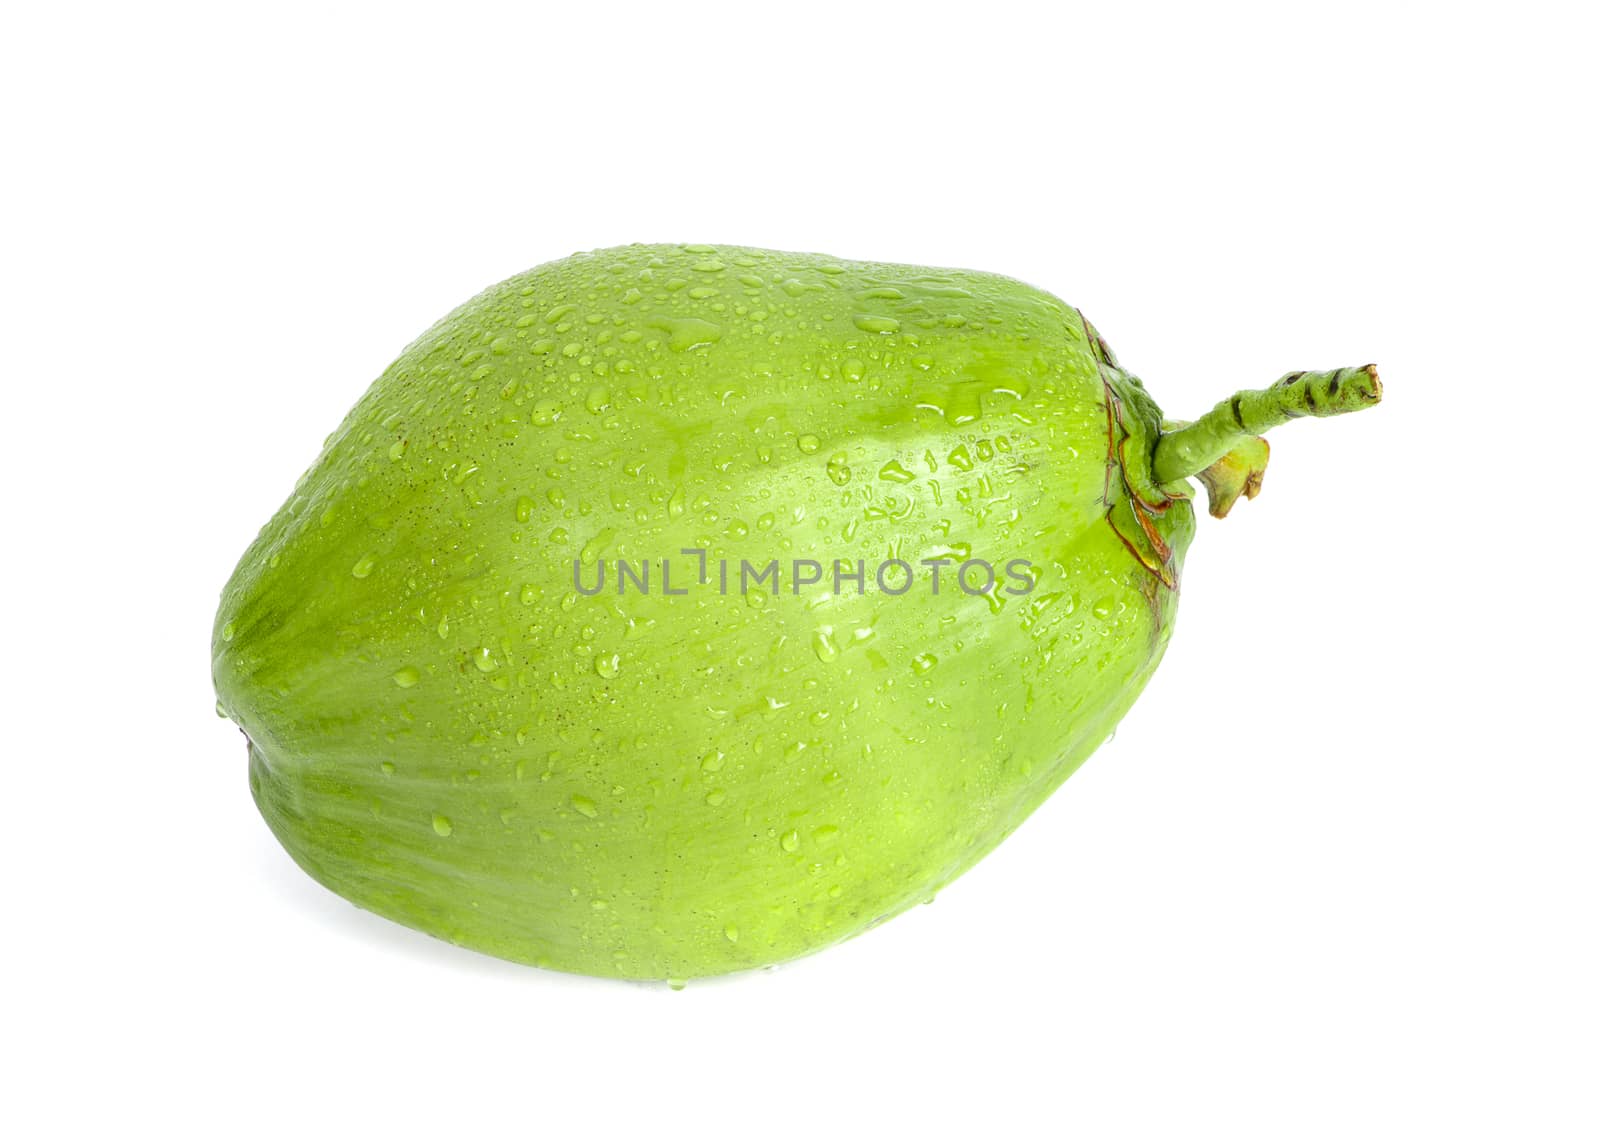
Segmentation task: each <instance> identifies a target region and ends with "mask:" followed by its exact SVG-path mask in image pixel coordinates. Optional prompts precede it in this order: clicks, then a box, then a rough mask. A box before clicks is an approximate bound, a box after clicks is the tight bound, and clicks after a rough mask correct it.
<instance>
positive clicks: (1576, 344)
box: [0, 0, 1600, 1143]
mask: <svg viewBox="0 0 1600 1145" xmlns="http://www.w3.org/2000/svg"><path fill="white" fill-rule="evenodd" d="M407 7H408V6H406V5H386V6H371V7H361V8H354V7H345V6H342V5H337V4H315V5H298V4H292V3H277V4H272V5H254V6H249V7H246V6H242V5H194V6H190V7H183V6H175V5H170V4H135V5H109V4H107V5H92V4H88V5H70V4H69V5H16V6H11V7H9V8H8V13H9V14H8V15H6V16H5V17H4V18H3V26H0V45H3V46H0V52H3V54H4V57H5V58H4V64H3V66H0V88H3V91H0V96H3V104H0V107H3V113H0V114H3V120H0V132H3V141H0V142H3V157H0V161H3V164H4V168H5V174H4V176H3V179H0V200H3V204H4V205H3V211H0V229H3V244H4V245H3V252H0V275H3V283H0V289H3V291H4V296H3V299H0V321H3V323H4V327H3V329H4V354H3V357H0V362H3V366H4V383H5V386H4V392H3V396H0V411H3V418H0V424H3V425H4V427H5V429H4V440H5V446H4V457H5V461H6V470H7V474H8V486H9V487H8V492H7V496H6V499H5V513H6V530H5V532H6V541H5V557H4V560H3V564H0V576H3V577H4V595H3V599H4V602H5V605H6V615H5V622H4V633H5V637H6V641H5V643H6V648H7V651H8V652H9V655H8V656H7V657H6V658H5V662H4V667H3V669H0V670H3V671H4V673H5V677H6V686H5V690H4V694H5V696H6V714H5V718H4V720H3V722H0V736H3V748H0V757H3V767H4V775H5V786H4V798H5V807H4V824H5V827H4V831H3V832H0V845H3V847H4V871H5V884H4V886H5V908H6V909H5V914H6V916H7V922H6V927H5V929H6V934H7V937H6V939H5V942H4V944H3V950H0V960H3V962H4V963H5V964H6V965H5V966H4V968H3V972H0V983H3V985H0V989H3V990H4V999H5V1000H4V1016H3V1018H0V1025H3V1027H4V1029H5V1037H4V1041H3V1046H4V1048H3V1051H0V1052H3V1053H4V1054H5V1055H6V1056H8V1057H10V1058H11V1059H12V1061H11V1063H10V1064H9V1065H7V1066H6V1067H5V1068H4V1070H3V1072H0V1077H3V1081H0V1085H3V1087H4V1090H5V1092H6V1096H5V1098H4V1105H5V1114H4V1119H5V1122H6V1125H7V1130H6V1132H7V1136H8V1137H9V1138H10V1139H13V1140H17V1141H34V1140H41V1141H42V1140H69V1139H77V1140H122V1139H127V1138H129V1137H135V1138H137V1137H140V1136H143V1135H144V1134H145V1133H153V1134H155V1135H156V1136H157V1137H159V1138H161V1139H167V1140H181V1141H208V1142H210V1141H224V1140H265V1141H320V1140H332V1139H339V1140H359V1141H383V1140H409V1139H429V1140H435V1141H438V1140H450V1141H461V1142H470V1141H488V1140H510V1139H518V1140H535V1139H548V1140H607V1139H631V1140H678V1139H681V1140H741V1141H743V1140H750V1141H761V1142H772V1143H776V1142H784V1141H790V1140H796V1141H799V1140H804V1141H809V1142H829V1141H855V1140H891V1139H892V1140H935V1141H937V1140H953V1139H958V1138H959V1139H970V1140H985V1141H988V1140H1007V1141H1010V1140H1017V1141H1032V1140H1041V1139H1068V1140H1073V1141H1084V1142H1163V1143H1169V1142H1188V1141H1212V1140H1215V1141H1226V1142H1230V1143H1236V1142H1256V1141H1260V1142H1286V1141H1292V1142H1303V1141H1354V1140H1359V1141H1403V1142H1417V1141H1451V1142H1461V1141H1517V1142H1524V1141H1537V1142H1567V1141H1572V1142H1577V1141H1590V1142H1592V1141H1594V1140H1596V1139H1597V1135H1600V1096H1597V1079H1600V1049H1597V1037H1600V1034H1597V1031H1600V997H1597V993H1600V985H1597V984H1600V973H1597V967H1600V939H1597V915H1600V895H1597V889H1600V888H1597V875H1600V758H1597V756H1600V753H1597V752H1596V749H1595V745H1594V741H1593V731H1592V729H1593V726H1594V720H1593V716H1592V711H1593V707H1594V703H1595V700H1594V696H1593V692H1594V685H1595V683H1596V676H1597V674H1596V672H1595V655H1594V641H1595V637H1596V631H1595V627H1596V626H1595V622H1594V615H1593V603H1592V602H1593V599H1594V588H1593V582H1594V576H1595V556H1596V544H1595V537H1594V529H1595V527H1594V521H1595V512H1596V511H1595V508H1594V498H1595V496H1596V491H1597V475H1596V472H1595V466H1594V463H1593V461H1592V458H1593V456H1594V444H1593V441H1594V434H1595V433H1596V432H1597V431H1596V413H1597V409H1596V399H1595V387H1596V382H1597V377H1596V374H1597V369H1596V364H1595V363H1596V354H1597V351H1596V343H1595V337H1594V333H1595V329H1596V315H1597V309H1596V303H1597V295H1600V292H1597V290H1596V285H1595V282H1596V279H1595V276H1596V266H1597V259H1600V243H1597V241H1596V203H1597V202H1600V186H1597V181H1596V177H1595V170H1594V162H1595V155H1596V147H1595V141H1596V125H1595V121H1596V116H1595V112H1596V108H1597V106H1600V103H1597V101H1600V90H1597V84H1596V82H1595V79H1594V75H1595V65H1594V61H1593V58H1592V48H1593V45H1594V43H1595V39H1596V38H1595V28H1594V27H1593V26H1592V25H1591V24H1590V23H1589V19H1590V12H1589V8H1588V6H1586V5H1578V4H1566V5H1556V4H1540V3H1521V4H1516V5H1507V6H1504V7H1500V6H1494V7H1489V6H1480V5H1474V4H1450V5H1443V4H1441V5H1432V6H1430V5H1411V4H1403V3H1400V4H1395V3H1385V4H1375V5H1368V4H1354V3H1350V4H1338V5H1328V6H1316V7H1315V8H1313V7H1311V6H1307V5H1282V4H1273V5H1260V6H1250V5H1237V4H1198V5H1171V6H1161V5H1156V6H1146V5H1128V4H1109V3H1102V4H1097V5H1094V6H1092V7H1085V6H1080V5H1061V6H1050V7H1046V6H1037V7H1035V6H1032V5H1027V6H1023V5H1011V4H1005V3H997V2H990V3H984V4H976V5H973V4H968V5H962V6H956V7H944V6H939V5H927V4H923V5H915V6H906V7H904V8H898V7H895V8H891V7H885V6H876V5H871V4H867V3H854V4H846V5H837V6H836V5H832V4H826V3H816V2H810V0H808V2H807V3H804V4H798V3H785V4H775V5H761V4H744V5H738V6H730V7H727V8H722V9H709V8H701V7H700V6H697V5H692V4H656V5H652V6H649V7H648V8H646V9H641V10H630V9H628V8H627V7H625V6H622V5H614V6H613V5H593V6H585V5H580V4H564V5H557V6H555V7H557V8H559V9H560V11H559V12H553V11H549V10H545V9H544V7H543V6H540V5H535V4H531V3H530V4H523V5H517V6H506V7H479V6H477V5H474V4H465V3H451V4H439V5H436V6H434V10H433V11H432V12H427V13H422V12H407V11H403V10H402V9H405V8H407ZM629 241H686V242H728V243H744V244H748V245H756V246H768V247H777V248H783V249H795V250H821V251H826V252H829V253H833V254H836V255H839V256H842V257H847V258H848V257H854V258H870V259H882V260H892V261H907V262H917V263H923V264H931V265H952V266H969V267H977V268H981V269H986V270H993V271H999V272H1002V273H1006V274H1010V275H1013V276H1016V277H1020V278H1023V279H1026V280H1028V281H1031V282H1033V283H1035V284H1037V285H1039V286H1042V287H1044V288H1046V289H1049V290H1051V291H1053V292H1054V293H1057V294H1059V295H1061V296H1062V297H1064V298H1066V299H1068V300H1069V301H1071V302H1073V303H1075V304H1077V305H1079V306H1081V307H1083V309H1084V310H1085V311H1086V312H1087V313H1088V314H1089V315H1090V317H1091V318H1092V319H1093V320H1094V321H1095V323H1096V324H1097V325H1098V326H1099V327H1100V329H1101V330H1102V331H1103V332H1104V333H1105V334H1106V336H1107V337H1108V339H1109V340H1110V342H1111V343H1112V345H1113V346H1114V347H1115V348H1116V350H1117V352H1118V354H1119V355H1120V356H1121V358H1122V360H1123V362H1124V363H1125V364H1126V365H1127V366H1128V367H1129V368H1131V369H1132V370H1134V371H1136V372H1138V373H1139V374H1141V375H1142V376H1143V377H1144V379H1145V380H1146V382H1147V384H1148V385H1149V387H1150V389H1151V390H1152V392H1153V393H1154V394H1155V395H1156V396H1157V398H1158V400H1159V401H1160V402H1162V403H1163V405H1164V406H1165V407H1166V408H1167V410H1168V411H1169V413H1171V414H1173V415H1174V416H1185V415H1189V416H1192V415H1193V414H1195V413H1198V412H1199V411H1201V410H1203V409H1206V408H1209V406H1210V405H1211V404H1212V403H1213V402H1215V401H1216V400H1217V399H1219V398H1221V397H1223V396H1225V395H1226V394H1228V393H1229V392H1231V391H1232V390H1233V389H1235V388H1238V387H1240V386H1245V385H1256V384H1266V383H1268V382H1270V381H1271V380H1273V379H1274V378H1276V377H1277V376H1278V375H1279V374H1281V373H1283V372H1285V371H1287V370H1290V369H1301V368H1326V367H1331V366H1334V365H1342V364H1351V365H1355V364H1360V363H1363V362H1367V361H1375V362H1377V363H1378V364H1379V366H1380V368H1381V370H1382V372H1383V377H1384V379H1385V383H1386V387H1387V396H1386V400H1385V403H1384V405H1383V406H1381V407H1380V408H1379V409H1377V410H1376V411H1373V412H1370V413H1364V414H1362V415H1361V416H1359V417H1354V418H1349V419H1345V420H1342V421H1337V422H1327V423H1300V424H1297V425H1294V426H1289V427H1285V428H1284V429H1281V430H1279V431H1277V432H1276V433H1275V434H1274V436H1273V444H1274V451H1273V463H1272V471H1271V474H1270V475H1269V477H1268V479H1267V482H1266V487H1265V490H1264V492H1263V495H1262V496H1261V497H1260V498H1259V499H1257V500H1256V501H1254V502H1253V503H1250V504H1248V505H1244V504H1241V506H1240V507H1239V508H1238V509H1237V510H1236V511H1235V513H1234V514H1233V515H1232V516H1231V517H1230V518H1229V519H1228V520H1227V521H1224V522H1218V521H1212V520H1210V519H1203V520H1202V521H1201V522H1200V528H1201V535H1200V537H1199V538H1198V540H1197V542H1196V544H1195V546H1194V548H1193V550H1192V552H1191V554H1190V559H1189V563H1188V568H1187V570H1186V573H1187V577H1186V581H1185V585H1184V604H1183V608H1182V613H1181V617H1180V620H1179V623H1178V627H1177V633H1176V636H1175V638H1174V641H1173V645H1172V648H1171V651H1170V653H1169V655H1168V657H1167V660H1166V663H1165V665H1164V666H1163V667H1162V669H1161V671H1160V673H1159V674H1158V675H1157V677H1156V679H1155V681H1154V683H1153V684H1152V685H1151V686H1150V688H1149V689H1148V691H1147V692H1146V694H1145V696H1144V698H1143V699H1142V700H1141V701H1140V703H1139V704H1138V705H1137V706H1136V707H1135V709H1134V711H1133V713H1132V714H1131V715H1130V716H1129V718H1128V719H1127V720H1126V721H1125V722H1124V724H1123V726H1122V729H1121V732H1120V733H1119V735H1118V737H1117V738H1116V740H1115V742H1114V743H1112V744H1111V745H1110V746H1108V747H1106V748H1105V749H1104V750H1102V751H1101V752H1100V753H1099V754H1098V755H1097V756H1096V757H1095V758H1094V759H1093V760H1092V761H1091V762H1090V763H1089V764H1088V765H1087V766H1086V767H1085V768H1084V770H1083V771H1082V772H1081V773H1080V774H1079V775H1078V776H1077V777H1076V778H1074V779H1073V780H1072V781H1071V782H1070V783H1069V784H1067V785H1066V787H1064V788H1063V789H1062V790H1061V791H1060V792H1059V793H1058V794H1057V795H1056V796H1055V797H1053V798H1052V799H1051V800H1050V802H1049V803H1048V804H1047V805H1046V806H1045V807H1044V808H1043V809H1042V810H1041V811H1039V812H1038V814H1037V815H1035V816H1034V817H1033V819H1032V820H1030V821H1029V823H1028V824H1027V825H1026V826H1025V827H1024V828H1023V829H1022V830H1021V831H1020V832H1019V833H1018V834H1017V835H1016V836H1015V837H1014V838H1013V839H1012V840H1011V841H1009V842H1007V843H1006V844H1005V845H1004V846H1003V847H1001V848H1000V849H999V850H998V851H997V852H996V853H995V854H994V855H992V856H991V857H989V858H988V859H987V860H985V861H984V862H983V863H981V864H980V865H979V866H978V867H977V868H976V869H975V870H974V871H972V872H971V873H970V874H968V875H967V876H965V877H964V878H963V879H961V880H960V881H959V882H958V883H956V884H955V885H954V886H952V887H951V888H949V889H948V890H947V891H946V892H945V893H943V894H942V895H941V896H940V898H939V900H938V902H937V903H936V904H935V905H934V906H932V907H925V908H919V909H917V910H914V911H912V912H911V913H909V914H908V915H906V916H904V917H902V918H900V919H898V920H897V921H895V922H893V923H892V924H890V925H888V926H885V927H883V928H881V929H879V930H877V931H875V932H873V933H871V934H870V935H868V936H866V937H864V938H861V939H858V940H856V941H853V942H849V943H846V944H845V945H843V946H841V947H839V948H837V949H834V950H831V951H828V952H825V953H823V954H821V955H818V956H815V957H812V958H809V959H806V960H804V961H802V962H799V963H796V964H793V965H789V966H785V967H783V968H781V969H778V970H776V971H771V972H764V973H756V974H751V975H746V976H743V977H740V978H735V979H732V980H726V981H718V982H711V983H697V984H694V985H691V987H690V988H689V989H688V990H686V991H683V992H681V993H674V992H670V991H668V990H666V989H664V988H648V987H641V986H629V985H623V984H618V983H611V982H601V981H589V980H583V979H579V978H573V977H567V976H562V975H557V974H551V973H543V972H538V971H533V970H528V969H524V968H520V967H516V966H512V965H509V964H503V963H497V962H494V961H492V960H490V959H487V958H485V957H481V956H478V955H474V954H471V953H468V952H465V951H461V950H457V949H455V948H452V947H449V946H446V945H444V944H441V943H438V942H436V941H434V940H432V939H428V938H424V937H422V936H420V935H416V934H413V933H411V932H408V931H405V930H402V929H400V928H398V927H396V926H393V925H391V924H389V923H387V922H384V921H382V920H380V919H378V918H376V917H374V916H371V915H367V914H364V913H362V912H359V911H357V910H356V909H355V908H353V907H350V906H347V905H346V904H345V903H343V902H342V901H341V900H339V899H337V898H335V897H334V896H332V895H331V894H329V893H327V892H326V891H324V890H322V889H321V888H320V887H318V886H316V885H315V884H313V883H312V882H311V881H310V880H309V879H308V878H307V877H305V876H304V875H302V874H301V873H300V872H299V871H298V870H297V869H296V868H295V867H294V865H293V864H292V863H291V861H290V860H289V859H288V857H287V856H286V855H285V854H284V853H283V852H282V851H281V850H280V849H279V848H278V847H277V845H276V844H275V843H274V841H273V840H272V838H271V837H270V835H269V834H268V832H267V829H266V827H265V826H264V824H263V823H262V822H261V821H260V819H259V818H258V816H257V814H256V812H255V809H254V807H253V806H252V804H251V801H250V797H249V793H248V791H247V788H246V783H245V754H244V747H243V744H242V742H241V740H240V737H239V734H238V732H237V731H236V730H235V729H234V728H233V727H232V726H231V725H229V724H227V723H226V722H224V721H221V720H218V719H217V718H216V716H215V715H214V714H213V713H212V697H211V691H210V681H209V678H208V660H209V648H208V644H209V638H210V625H211V617H212V612H213V610H214V608H215V605H216V600H217V594H218V591H219V590H220V588H221V586H222V583H223V581H224V580H225V579H226V577H227V575H228V573H229V571H230V569H231V568H232V566H233V563H234V561H235V560H236V559H237V558H238V556H239V554H240V553H241V552H242V551H243V549H244V547H245V545H246V544H247V543H248V542H249V540H250V539H251V538H252V537H253V536H254V534H255V532H256V530H257V528H258V527H259V526H260V525H261V524H262V523H263V522H264V521H265V520H266V519H267V517H268V516H269V515H270V514H271V513H272V512H273V511H274V510H275V509H276V508H277V506H278V505H279V504H280V502H281V501H282V500H283V498H284V497H285V495H286V494H287V492H288V490H289V488H290V486H291V484H292V482H293V481H294V479H295V477H296V476H297V475H298V474H299V473H300V471H301V470H302V469H303V468H304V466H305V465H306V464H307V463H308V462H309V461H310V460H311V458H312V457H313V456H314V455H315V454H316V451H317V449H318V448H319V446H320V443H321V440H322V438H323V436H324V435H325V434H326V433H327V432H328V431H330V430H331V429H332V428H333V427H334V426H335V425H336V424H337V422H338V420H339V418H340V417H341V415H342V414H343V413H344V411H345V410H346V409H347V408H348V407H349V406H350V405H351V404H353V402H354V401H355V400H356V398H357V397H358V396H359V395H360V393H361V392H362V390H363V389H364V388H365V386H366V385H367V383H368V382H369V381H370V380H371V379H372V378H374V377H375V376H376V375H377V374H378V373H379V372H380V371H381V370H382V369H383V367H384V366H385V365H386V364H387V363H388V362H389V360H390V359H391V358H392V357H393V356H394V355H395V354H396V353H397V352H398V351H399V350H400V348H401V347H402V346H404V345H405V344H406V343H407V342H408V341H409V340H410V339H411V338H412V337H414V336H415V335H416V334H417V333H419V332H420V331H421V330H422V329H423V328H424V327H426V326H427V325H428V324H429V323H430V322H432V321H433V320H434V319H435V318H437V317H438V316H440V315H441V314H443V313H444V312H445V311H446V310H448V309H450V308H451V307H453V306H454V305H455V304H457V303H458V302H460V301H462V300H463V299H465V298H466V297H468V296H469V295H471V294H472V293H474V292H476V291H477V290H479V289H480V288H482V287H483V286H485V285H487V284H489V283H491V282H494V281H497V280H499V279H501V278H504V277H506V276H508V275H510V274H513V273H515V272H517V271H520V270H522V269H524V268H526V267H528V266H532V265H534V264H537V263H540V262H543V261H546V260H549V259H552V258H557V257H561V256H563V255H565V254H568V253H570V252H572V251H573V250H576V249H584V248H589V247H595V246H604V245H611V244H616V243H622V242H629ZM113 1135H114V1136H113Z"/></svg>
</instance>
